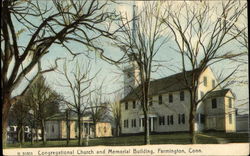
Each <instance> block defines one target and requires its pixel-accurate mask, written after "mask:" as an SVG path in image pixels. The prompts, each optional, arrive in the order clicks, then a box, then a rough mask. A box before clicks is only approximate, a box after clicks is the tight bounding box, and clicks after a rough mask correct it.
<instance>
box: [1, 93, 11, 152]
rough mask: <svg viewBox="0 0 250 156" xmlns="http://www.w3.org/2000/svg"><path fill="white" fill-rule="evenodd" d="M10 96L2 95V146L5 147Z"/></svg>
mask: <svg viewBox="0 0 250 156" xmlns="http://www.w3.org/2000/svg"><path fill="white" fill-rule="evenodd" d="M10 100H11V99H10V96H9V95H8V94H7V95H3V110H2V144H3V147H6V144H7V127H8V117H9V111H10V107H11V102H10Z"/></svg>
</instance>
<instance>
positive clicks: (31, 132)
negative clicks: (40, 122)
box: [30, 127, 34, 145]
mask: <svg viewBox="0 0 250 156" xmlns="http://www.w3.org/2000/svg"><path fill="white" fill-rule="evenodd" d="M30 139H31V140H30V143H31V145H33V144H34V141H33V127H31V130H30Z"/></svg>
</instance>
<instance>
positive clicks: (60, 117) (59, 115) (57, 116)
mask: <svg viewBox="0 0 250 156" xmlns="http://www.w3.org/2000/svg"><path fill="white" fill-rule="evenodd" d="M69 119H70V120H76V119H77V118H76V117H75V116H70V117H69ZM47 120H48V121H51V120H66V114H65V113H63V112H61V113H57V114H54V115H52V116H50V117H49V118H48V119H47Z"/></svg>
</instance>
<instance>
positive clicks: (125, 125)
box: [124, 120, 128, 128]
mask: <svg viewBox="0 0 250 156" xmlns="http://www.w3.org/2000/svg"><path fill="white" fill-rule="evenodd" d="M124 128H128V120H124Z"/></svg>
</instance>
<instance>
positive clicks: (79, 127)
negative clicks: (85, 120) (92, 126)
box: [78, 115, 82, 146]
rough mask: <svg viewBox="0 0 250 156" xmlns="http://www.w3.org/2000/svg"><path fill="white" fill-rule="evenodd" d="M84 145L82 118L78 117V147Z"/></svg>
mask: <svg viewBox="0 0 250 156" xmlns="http://www.w3.org/2000/svg"><path fill="white" fill-rule="evenodd" d="M81 144H82V126H81V117H80V116H79V115H78V146H81Z"/></svg>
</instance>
